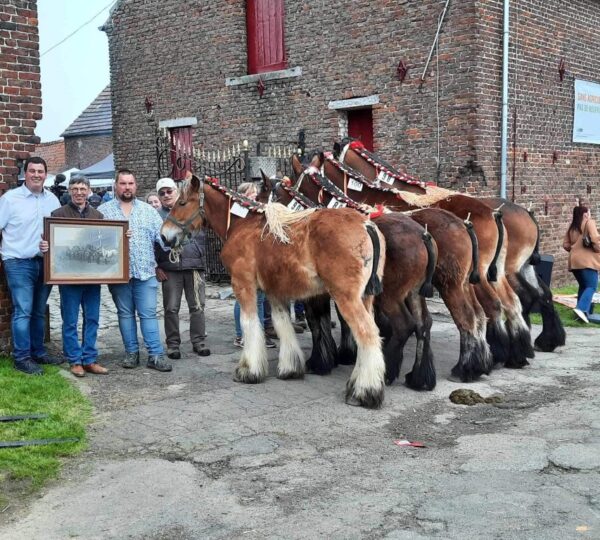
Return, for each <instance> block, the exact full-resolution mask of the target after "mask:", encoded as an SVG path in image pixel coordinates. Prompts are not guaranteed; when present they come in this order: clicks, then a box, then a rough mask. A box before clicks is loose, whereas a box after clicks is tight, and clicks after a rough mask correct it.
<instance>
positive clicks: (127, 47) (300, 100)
mask: <svg viewBox="0 0 600 540" xmlns="http://www.w3.org/2000/svg"><path fill="white" fill-rule="evenodd" d="M444 4H445V1H444V0H423V1H421V2H408V1H406V0H399V1H397V2H387V1H385V0H379V1H374V2H361V3H352V5H351V7H349V4H348V3H347V2H342V1H341V0H332V1H330V2H329V3H328V4H327V6H326V7H325V8H324V5H323V3H322V2H317V1H316V0H304V1H302V2H300V1H298V0H296V1H293V0H288V1H286V3H285V5H286V17H285V20H286V30H285V31H286V50H287V58H288V66H289V67H296V66H300V67H301V68H302V76H301V77H298V78H289V79H284V80H278V81H266V82H265V86H266V89H265V92H264V95H263V96H262V97H260V96H259V93H258V91H257V88H256V83H252V84H248V85H240V86H226V85H225V78H226V77H239V76H242V75H245V74H246V53H245V51H246V29H245V15H244V6H245V2H244V1H243V0H236V1H230V2H227V3H225V4H218V3H207V5H202V6H200V5H198V6H197V7H196V8H194V9H190V8H189V6H185V5H183V4H182V3H180V2H176V1H175V0H161V1H158V0H128V1H126V2H124V1H122V2H120V3H119V4H118V6H117V8H116V10H115V11H114V14H113V18H112V21H111V22H110V23H109V24H108V25H107V27H106V31H107V34H108V36H109V49H110V60H111V70H112V71H111V90H112V96H113V138H114V149H115V159H116V163H117V166H123V165H126V166H128V167H131V168H132V169H133V170H135V171H136V172H137V174H138V177H139V178H140V179H141V182H142V190H143V191H144V190H147V189H149V188H150V186H151V185H152V183H153V182H154V180H155V179H156V158H155V147H154V133H153V127H152V125H151V124H150V123H149V122H148V121H147V120H146V117H145V114H144V111H145V109H144V101H145V98H146V97H148V98H150V99H151V100H152V102H153V103H154V115H155V118H154V119H155V120H166V119H171V118H179V117H196V118H197V119H198V126H197V128H196V132H195V138H196V142H197V143H198V144H202V145H204V146H205V147H206V148H208V149H214V148H219V147H221V146H224V145H229V144H231V143H237V142H239V141H240V140H242V139H248V140H249V141H250V142H251V144H255V143H256V142H257V141H270V142H282V141H290V140H294V139H296V137H297V133H298V130H300V129H303V130H304V131H305V133H306V143H307V147H308V148H313V147H317V146H321V147H324V148H326V149H327V148H331V145H332V142H333V141H334V140H335V139H336V138H338V131H339V123H340V115H339V113H338V112H336V111H334V110H330V109H328V107H327V105H328V102H329V101H332V100H339V99H348V98H355V97H363V96H370V95H377V96H378V97H379V103H378V104H377V105H374V106H373V119H374V132H375V133H374V135H375V140H374V144H375V151H376V152H378V153H380V154H381V155H382V156H383V157H384V158H385V159H387V160H389V161H391V162H392V163H395V164H397V165H403V166H406V168H407V169H408V170H409V171H411V172H412V173H414V174H416V175H418V176H420V177H422V178H424V179H427V180H438V181H439V182H440V184H442V185H445V186H448V187H452V188H455V189H460V190H465V191H469V192H471V193H481V194H491V193H493V194H496V193H498V190H499V155H500V112H501V64H502V62H501V55H502V46H501V45H502V1H501V0H485V1H484V0H463V1H460V2H451V3H450V8H449V11H448V14H447V16H446V20H445V22H444V26H443V29H442V33H441V35H440V42H439V59H437V58H436V56H435V55H434V57H433V59H432V62H431V64H430V65H429V68H428V70H427V73H426V77H425V80H424V81H421V73H422V71H423V68H424V65H425V61H426V59H427V55H428V54H429V50H430V47H431V45H432V42H433V39H434V35H435V31H436V28H437V21H438V15H439V14H440V13H441V11H442V9H443V6H444ZM511 6H512V8H513V12H512V13H513V16H512V23H513V31H514V33H513V38H514V39H513V50H512V57H511V66H512V68H511V69H512V71H511V73H512V78H511V84H512V87H511V104H513V103H516V105H517V107H518V110H517V112H518V117H517V146H518V150H517V154H518V155H522V151H523V149H527V151H528V156H529V159H528V161H527V163H522V161H519V162H518V163H517V164H516V168H515V173H516V182H515V188H516V189H515V196H516V200H517V202H522V203H525V204H529V202H533V203H534V207H535V209H536V211H537V214H538V217H539V219H540V225H541V227H542V232H543V238H542V249H543V251H544V252H548V253H552V254H554V255H556V256H557V262H556V265H555V276H557V277H558V278H559V280H561V279H563V280H564V278H565V277H566V264H565V258H564V256H563V255H562V253H561V248H560V243H561V242H560V237H561V236H562V231H563V229H564V228H565V227H566V225H567V222H568V219H567V214H568V213H569V211H570V208H571V207H572V203H573V199H574V195H575V194H576V193H580V192H582V190H583V191H585V188H586V185H587V184H588V183H593V182H594V180H593V175H594V173H595V171H597V170H598V160H599V159H600V150H599V149H598V147H593V146H589V145H573V144H572V143H570V142H569V141H570V139H571V134H570V130H571V129H572V107H573V95H572V94H573V84H572V80H570V78H569V77H567V80H565V81H564V82H563V83H560V82H559V81H558V71H557V69H558V62H559V59H560V58H561V57H565V60H566V61H567V68H568V69H569V71H570V72H571V73H574V74H576V75H577V76H578V77H582V78H585V79H588V80H600V73H598V69H599V66H598V63H597V62H596V64H595V65H594V59H595V58H598V53H599V52H600V51H598V48H599V44H598V41H597V40H596V39H595V37H594V32H595V29H596V28H597V27H598V23H599V22H600V20H599V19H600V4H599V3H598V2H597V1H592V0H576V1H574V2H569V3H565V2H561V1H560V0H547V1H542V0H511ZM174 28H177V29H179V28H181V29H182V30H181V31H174ZM157 42H158V43H160V46H159V47H157V46H156V43H157ZM401 59H403V60H404V61H405V62H406V63H407V64H408V66H409V72H408V76H407V78H406V79H405V81H404V82H403V83H400V82H399V81H398V79H397V77H396V67H397V65H398V62H399V61H400V60H401ZM438 85H439V91H438ZM438 110H439V119H438V114H437V111H438ZM511 114H512V110H511ZM438 126H439V127H438ZM438 134H439V161H438ZM511 136H512V135H511ZM555 149H556V150H557V151H558V155H559V160H558V162H557V163H556V164H552V160H551V155H552V152H553V151H554V150H555ZM567 160H568V161H569V163H567ZM593 185H594V186H596V185H597V182H596V183H594V184H593ZM523 186H525V187H523ZM593 189H594V188H593ZM523 190H524V191H523ZM593 193H594V192H593V191H592V196H593ZM509 194H512V183H511V182H509ZM545 197H548V200H545V199H544V198H545ZM546 206H547V207H548V214H547V215H546V213H545V209H546ZM595 209H596V211H597V210H598V208H597V207H595Z"/></svg>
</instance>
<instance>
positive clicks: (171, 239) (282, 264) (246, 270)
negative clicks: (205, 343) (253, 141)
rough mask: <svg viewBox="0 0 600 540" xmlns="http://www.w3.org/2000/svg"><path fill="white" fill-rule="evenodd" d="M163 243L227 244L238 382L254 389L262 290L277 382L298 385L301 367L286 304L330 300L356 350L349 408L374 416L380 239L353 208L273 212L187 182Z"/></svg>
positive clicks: (263, 371)
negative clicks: (201, 239) (238, 335)
mask: <svg viewBox="0 0 600 540" xmlns="http://www.w3.org/2000/svg"><path fill="white" fill-rule="evenodd" d="M189 176H190V178H189V181H188V182H186V185H184V186H183V189H182V193H181V196H180V198H179V200H178V202H177V204H176V205H175V206H174V207H173V209H172V210H171V212H170V214H169V216H168V217H167V219H166V221H165V223H164V224H163V227H162V229H161V236H162V238H163V241H164V242H165V244H166V245H167V246H170V247H171V248H172V249H176V250H177V249H180V247H181V244H182V242H183V241H184V239H185V238H186V237H189V236H193V235H194V234H197V233H198V231H200V230H201V229H202V227H205V226H206V225H209V226H210V227H211V228H212V229H213V230H214V231H215V233H216V234H217V236H219V237H220V238H221V240H223V242H224V244H223V248H222V251H221V260H222V262H223V265H224V266H225V268H226V269H227V270H228V272H229V274H230V276H231V284H232V287H233V290H234V292H235V294H236V297H237V299H238V301H239V303H240V307H241V322H242V328H243V332H244V349H243V351H242V355H241V358H240V362H239V364H238V366H237V368H236V370H235V375H234V380H236V381H238V382H243V383H259V382H262V381H263V380H264V379H265V377H266V376H267V371H268V363H267V352H266V347H265V341H264V333H263V329H262V326H261V324H260V321H259V319H258V315H257V310H256V291H257V289H258V288H260V289H262V290H263V291H264V292H265V293H266V295H267V297H268V298H269V301H270V302H271V306H272V317H273V324H274V326H275V330H276V332H277V334H278V335H279V338H280V350H279V363H278V377H279V378H281V379H293V378H299V377H302V376H303V375H304V372H305V359H304V356H303V353H302V351H301V349H300V346H299V344H298V341H297V339H296V336H295V333H294V330H293V327H292V324H291V320H290V316H289V310H288V307H287V306H288V303H289V301H290V300H292V299H305V298H311V297H313V296H318V295H322V294H323V293H329V294H330V295H331V297H332V298H333V299H334V300H335V302H336V303H337V305H338V308H339V310H340V312H341V313H342V314H343V316H344V318H345V319H346V321H347V322H348V325H349V326H350V328H351V329H352V332H353V333H354V335H355V337H356V341H357V343H358V356H357V362H356V366H355V368H354V370H353V371H352V373H351V375H350V379H349V380H348V382H347V385H346V402H347V403H348V404H351V405H360V406H363V407H368V408H378V407H380V406H381V404H382V402H383V398H384V372H385V365H384V360H383V354H382V351H381V343H380V339H379V332H378V329H377V325H376V324H375V321H374V319H373V315H372V306H373V293H375V292H378V290H379V289H380V287H381V278H382V275H383V267H384V264H385V240H384V238H383V235H382V234H381V233H380V232H379V230H378V228H377V227H376V226H375V225H374V224H373V223H372V222H370V221H369V220H368V218H366V217H365V216H362V215H360V214H358V213H356V212H354V211H353V210H348V209H346V210H319V211H315V210H308V211H305V212H300V213H293V212H290V211H289V210H287V209H286V208H285V207H284V206H282V205H278V204H268V205H262V204H260V203H257V202H255V201H252V200H250V199H247V198H245V197H243V196H242V195H240V194H238V193H236V192H234V191H232V190H230V189H229V188H227V187H225V186H222V185H220V184H219V183H218V180H216V179H212V178H209V177H205V179H204V182H202V181H201V180H200V179H199V178H198V177H196V176H192V175H189Z"/></svg>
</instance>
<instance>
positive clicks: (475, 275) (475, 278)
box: [463, 218, 481, 284]
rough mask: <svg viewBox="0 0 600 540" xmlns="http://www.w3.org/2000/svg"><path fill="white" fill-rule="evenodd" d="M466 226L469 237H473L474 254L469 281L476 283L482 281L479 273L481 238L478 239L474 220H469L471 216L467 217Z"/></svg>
mask: <svg viewBox="0 0 600 540" xmlns="http://www.w3.org/2000/svg"><path fill="white" fill-rule="evenodd" d="M463 223H464V224H465V228H466V229H467V232H468V233H469V238H470V239H471V254H472V257H471V259H472V264H473V268H472V269H471V273H470V274H469V283H471V284H475V283H479V282H480V281H481V276H480V275H479V270H478V268H479V240H477V235H476V234H475V231H474V230H473V222H472V221H469V218H467V219H465V220H464V222H463Z"/></svg>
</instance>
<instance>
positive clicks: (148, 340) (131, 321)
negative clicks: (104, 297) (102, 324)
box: [108, 276, 163, 356]
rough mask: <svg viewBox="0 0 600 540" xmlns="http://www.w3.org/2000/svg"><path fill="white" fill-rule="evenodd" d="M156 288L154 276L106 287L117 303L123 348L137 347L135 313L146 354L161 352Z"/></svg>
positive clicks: (130, 350) (131, 348)
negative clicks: (138, 320)
mask: <svg viewBox="0 0 600 540" xmlns="http://www.w3.org/2000/svg"><path fill="white" fill-rule="evenodd" d="M157 289H158V282H157V281H156V278H155V277H154V276H153V277H151V278H150V279H147V280H146V281H142V280H140V279H136V278H131V279H130V280H129V283H122V284H121V283H120V284H118V285H109V286H108V290H109V291H110V293H111V294H112V297H113V300H114V302H115V306H117V315H118V317H119V330H120V331H121V337H122V338H123V345H124V346H125V351H126V352H128V353H133V352H138V351H139V350H140V346H139V343H138V336H137V323H136V320H135V314H136V312H137V314H138V316H139V318H140V330H141V331H142V337H143V338H144V345H146V349H147V350H148V354H150V355H152V356H155V355H158V354H162V353H163V346H162V344H161V342H160V333H159V330H158V321H157V319H156V292H157Z"/></svg>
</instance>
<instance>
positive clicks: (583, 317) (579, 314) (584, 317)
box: [573, 308, 590, 324]
mask: <svg viewBox="0 0 600 540" xmlns="http://www.w3.org/2000/svg"><path fill="white" fill-rule="evenodd" d="M573 313H575V315H577V317H578V318H580V319H581V320H582V321H583V322H584V323H586V324H589V323H590V321H589V319H588V318H587V315H586V314H585V313H584V312H583V311H581V310H580V309H577V308H575V309H574V310H573Z"/></svg>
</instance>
